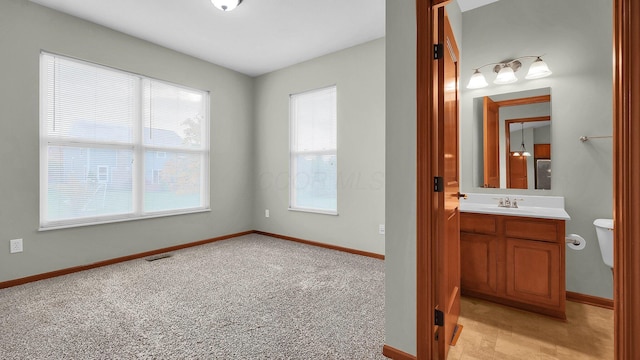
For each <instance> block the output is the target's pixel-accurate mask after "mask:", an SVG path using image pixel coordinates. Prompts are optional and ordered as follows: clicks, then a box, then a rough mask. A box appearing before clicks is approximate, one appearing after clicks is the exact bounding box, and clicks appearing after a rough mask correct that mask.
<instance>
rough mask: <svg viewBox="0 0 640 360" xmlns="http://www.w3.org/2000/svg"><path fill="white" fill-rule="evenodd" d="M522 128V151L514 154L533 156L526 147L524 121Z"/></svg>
mask: <svg viewBox="0 0 640 360" xmlns="http://www.w3.org/2000/svg"><path fill="white" fill-rule="evenodd" d="M520 125H522V129H521V130H520V134H521V136H522V142H521V143H520V151H519V152H518V151H515V152H514V153H513V156H531V153H530V152H528V151H527V148H525V147H524V123H523V122H521V123H520Z"/></svg>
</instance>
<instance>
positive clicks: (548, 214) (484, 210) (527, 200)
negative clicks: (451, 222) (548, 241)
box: [460, 194, 571, 220]
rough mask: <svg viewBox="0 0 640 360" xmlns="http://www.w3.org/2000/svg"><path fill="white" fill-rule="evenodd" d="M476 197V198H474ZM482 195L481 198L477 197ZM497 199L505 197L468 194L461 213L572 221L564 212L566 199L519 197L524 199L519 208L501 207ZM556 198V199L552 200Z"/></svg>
mask: <svg viewBox="0 0 640 360" xmlns="http://www.w3.org/2000/svg"><path fill="white" fill-rule="evenodd" d="M472 195H476V196H472ZM477 195H480V196H477ZM496 197H504V195H495V194H468V197H467V199H463V200H461V201H460V211H461V212H473V213H480V214H495V215H508V216H524V217H534V218H542V219H559V220H570V219H571V217H570V216H569V214H567V212H566V211H565V210H564V198H562V197H558V196H553V197H548V198H550V199H548V200H549V201H545V199H539V198H544V197H543V196H518V197H517V198H518V199H523V200H522V201H520V202H519V204H518V206H519V207H517V208H505V207H499V206H498V202H497V201H496V200H495V198H496ZM551 198H556V199H551ZM557 198H561V201H559V199H557ZM522 203H524V204H528V205H529V204H530V205H531V206H527V205H521V204H522Z"/></svg>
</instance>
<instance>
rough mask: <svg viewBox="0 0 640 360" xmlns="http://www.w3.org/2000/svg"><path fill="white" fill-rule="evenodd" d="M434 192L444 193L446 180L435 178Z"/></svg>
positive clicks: (440, 177) (439, 177)
mask: <svg viewBox="0 0 640 360" xmlns="http://www.w3.org/2000/svg"><path fill="white" fill-rule="evenodd" d="M433 191H435V192H443V191H444V178H443V177H442V176H435V177H434V178H433Z"/></svg>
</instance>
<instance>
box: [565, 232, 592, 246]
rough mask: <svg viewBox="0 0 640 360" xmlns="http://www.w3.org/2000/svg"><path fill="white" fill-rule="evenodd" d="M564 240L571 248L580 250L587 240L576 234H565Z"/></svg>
mask: <svg viewBox="0 0 640 360" xmlns="http://www.w3.org/2000/svg"><path fill="white" fill-rule="evenodd" d="M564 241H565V243H566V244H567V246H569V248H571V249H573V250H582V249H584V248H585V246H587V241H586V240H585V239H584V238H583V237H582V236H580V235H578V234H569V235H567V236H565V238H564Z"/></svg>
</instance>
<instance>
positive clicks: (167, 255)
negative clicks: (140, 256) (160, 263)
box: [145, 253, 173, 261]
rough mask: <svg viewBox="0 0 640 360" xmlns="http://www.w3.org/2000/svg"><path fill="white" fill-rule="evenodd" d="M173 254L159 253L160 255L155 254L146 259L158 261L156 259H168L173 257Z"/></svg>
mask: <svg viewBox="0 0 640 360" xmlns="http://www.w3.org/2000/svg"><path fill="white" fill-rule="evenodd" d="M171 256H173V255H171V254H168V253H167V254H159V255H154V256H150V257H148V258H146V259H145V260H147V261H156V260H160V259H166V258H168V257H171Z"/></svg>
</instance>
